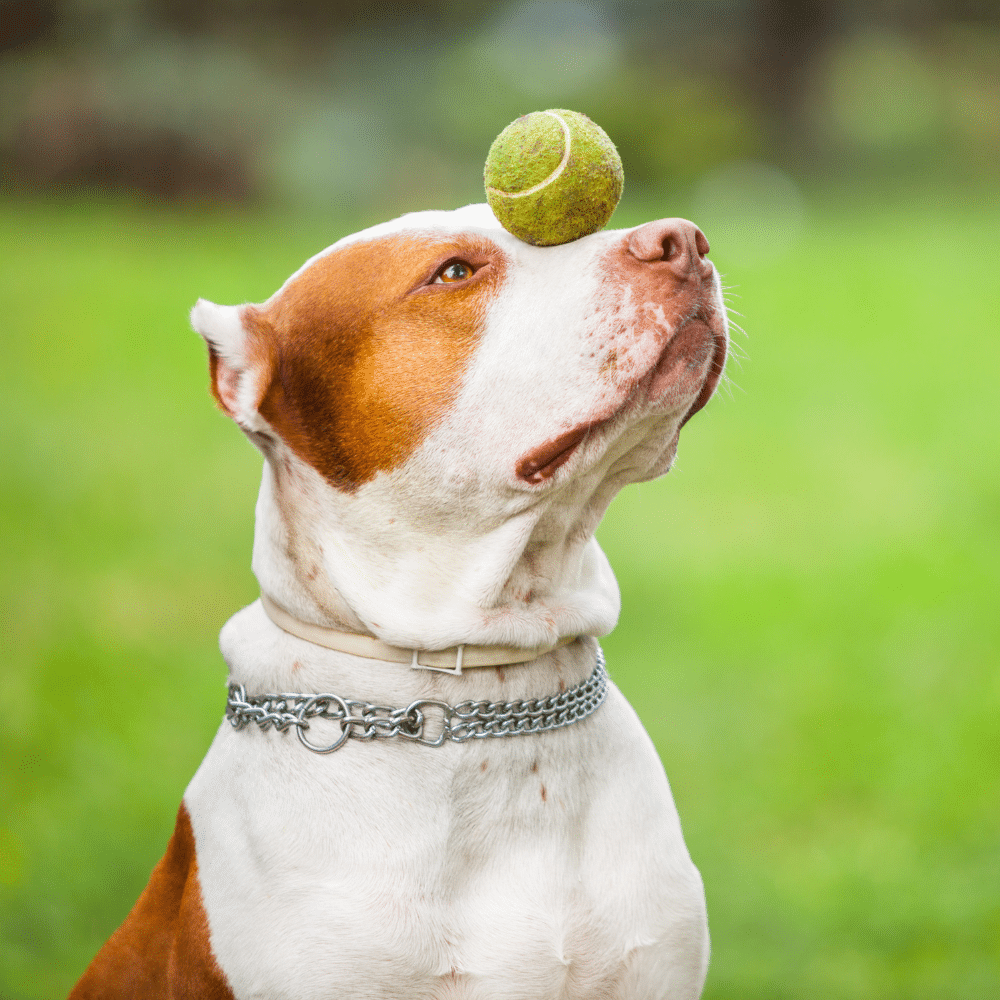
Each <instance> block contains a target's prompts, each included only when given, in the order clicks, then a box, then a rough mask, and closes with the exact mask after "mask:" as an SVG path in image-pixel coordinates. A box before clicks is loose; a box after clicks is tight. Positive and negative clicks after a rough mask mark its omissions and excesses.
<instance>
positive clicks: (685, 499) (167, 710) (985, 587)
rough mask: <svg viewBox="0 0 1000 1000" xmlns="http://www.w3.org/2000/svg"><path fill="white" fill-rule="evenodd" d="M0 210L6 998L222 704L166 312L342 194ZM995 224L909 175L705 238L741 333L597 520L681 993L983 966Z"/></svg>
mask: <svg viewBox="0 0 1000 1000" xmlns="http://www.w3.org/2000/svg"><path fill="white" fill-rule="evenodd" d="M993 204H994V205H995V200H994V202H993ZM642 209H643V206H634V208H633V210H632V213H631V215H630V214H629V212H628V211H624V212H623V213H622V214H623V215H624V218H621V219H620V224H622V225H628V224H632V223H635V222H638V221H642V220H643V219H645V218H651V217H655V215H656V214H662V212H661V211H660V210H659V209H648V210H645V211H644V210H642ZM616 222H619V220H617V219H616ZM0 226H2V228H3V230H4V231H5V235H6V239H5V243H6V244H7V245H8V246H10V247H13V248H15V251H16V252H15V253H13V254H10V255H9V256H8V259H7V262H6V263H5V266H4V269H3V274H2V276H0V282H2V285H0V304H2V315H3V323H2V326H0V337H2V338H3V356H4V365H3V366H2V369H0V407H2V412H3V427H4V434H3V435H2V436H0V462H2V468H3V489H2V495H0V524H2V533H3V539H4V543H3V551H4V560H3V563H4V565H3V574H2V577H0V580H2V582H0V587H2V591H0V599H2V606H3V609H4V616H5V618H7V621H6V622H5V625H4V636H5V639H8V640H9V643H8V642H5V646H7V647H8V648H7V652H6V653H5V656H4V658H3V666H2V668H0V670H2V674H0V677H2V681H0V685H2V686H0V698H2V704H4V705H5V706H6V710H5V719H4V726H3V730H2V735H0V755H2V756H0V759H2V770H0V793H2V801H3V802H4V810H3V813H2V814H0V996H3V997H7V998H11V1000H14V998H17V1000H22V998H23V1000H29V998H32V1000H33V998H42V997H51V996H57V995H60V994H64V993H65V992H66V991H67V990H68V989H69V987H70V985H71V984H72V982H73V981H74V980H75V978H76V977H77V976H78V975H79V973H80V972H81V971H82V969H83V968H84V966H85V965H86V963H87V962H88V961H89V959H90V957H91V956H92V955H93V953H94V952H95V951H96V949H97V948H98V947H99V945H100V944H101V942H102V941H103V940H104V938H105V937H106V936H107V935H108V933H110V931H111V930H112V929H113V928H114V927H115V926H116V925H117V924H118V922H120V920H121V919H122V917H123V916H124V914H125V913H126V912H127V910H128V909H129V907H130V906H131V904H132V902H133V901H134V899H135V897H136V896H137V895H138V893H139V892H140V890H141V889H142V886H143V885H144V884H145V881H146V878H147V877H148V874H149V871H150V869H151V867H152V865H153V864H154V863H155V861H156V860H157V859H158V857H159V856H160V854H161V853H162V850H163V847H164V845H165V843H166V840H167V838H168V837H169V834H170V830H171V828H172V825H173V817H174V812H175V810H176V807H177V803H178V801H179V799H180V797H181V795H182V793H183V790H184V787H185V785H186V783H187V781H188V780H189V778H190V777H191V775H192V774H193V772H194V770H195V768H196V767H197V765H198V762H199V761H200V759H201V757H202V755H203V754H204V752H205V749H206V748H207V746H208V744H209V742H210V741H211V738H212V735H213V733H214V731H215V728H216V726H217V725H218V722H219V717H220V714H221V703H222V697H223V683H224V667H223V664H222V662H221V659H220V657H219V656H218V653H217V649H216V644H215V642H216V633H217V631H218V629H219V627H220V626H221V624H222V622H223V621H224V620H225V618H226V617H227V616H228V615H229V614H231V613H232V612H233V611H234V610H235V609H237V608H238V607H240V606H242V605H243V604H245V603H248V602H249V601H251V600H253V598H254V597H255V595H256V588H255V584H254V581H253V578H252V576H251V574H250V572H249V559H250V543H251V537H252V512H253V501H254V497H255V493H256V484H257V479H258V476H259V459H258V457H257V455H256V452H254V451H253V449H252V448H251V447H250V446H249V445H248V444H247V443H246V442H244V441H243V440H242V439H241V437H240V435H239V434H238V433H237V432H236V431H235V430H234V429H233V428H232V427H231V426H230V425H229V424H228V422H227V421H226V420H225V419H223V418H222V417H221V416H220V415H219V414H218V413H216V412H215V411H214V409H213V406H212V405H211V402H210V399H209V397H208V394H207V389H206V381H207V379H206V370H205V369H206V366H205V360H204V357H203V354H202V347H201V345H200V343H199V342H198V339H197V338H196V337H195V336H194V335H193V334H192V333H190V332H189V331H188V330H187V328H186V323H185V314H186V311H187V309H188V308H189V307H190V305H191V303H192V302H193V301H194V300H195V298H196V297H197V296H198V295H205V296H207V297H209V298H213V299H215V300H216V301H221V302H238V301H243V300H255V299H260V298H263V297H264V296H266V295H267V294H269V293H270V292H271V291H272V290H273V289H274V288H275V287H277V285H278V284H279V283H280V281H281V280H283V278H284V277H285V276H286V275H287V274H288V273H290V272H291V271H292V270H293V269H294V268H295V267H297V266H298V264H300V263H301V261H302V260H304V259H305V257H306V256H307V255H309V254H311V253H312V252H314V251H315V250H316V249H318V248H319V247H321V246H323V245H325V244H326V243H328V242H330V241H331V240H332V239H333V238H335V237H336V236H338V235H340V234H341V233H343V232H347V231H350V230H351V229H354V228H356V223H348V222H347V221H342V222H340V223H337V222H336V221H330V220H309V221H303V220H292V219H285V218H263V217H254V216H245V215H239V214H226V213H221V212H220V213H206V212H202V213H196V212H193V211H188V212H166V211H160V210H153V209H149V208H143V207H141V206H129V205H126V204H98V203H93V202H86V203H81V202H62V203H44V202H22V203H7V204H2V205H0ZM997 231H1000V211H998V210H997V209H996V208H995V207H994V208H992V209H984V208H983V207H982V205H981V204H978V203H977V202H976V199H974V198H973V197H972V196H971V195H970V196H968V197H962V196H956V195H947V196H946V195H943V194H941V193H940V192H929V193H928V192H925V193H923V194H922V195H921V196H920V197H914V198H912V199H910V200H909V201H908V202H907V203H905V204H904V203H902V201H900V203H898V204H895V205H893V204H886V203H884V202H883V203H882V204H878V203H877V202H876V201H875V200H874V199H867V200H865V201H864V202H859V203H854V202H852V201H851V200H849V199H847V198H846V197H843V196H841V197H839V198H836V197H828V198H825V199H823V198H816V199H814V201H813V204H812V205H811V213H810V216H809V222H808V225H807V228H806V231H805V233H804V235H803V236H802V237H801V239H800V240H799V242H798V243H797V244H796V245H795V246H794V248H793V250H791V251H790V252H788V253H787V254H785V255H784V256H782V257H780V258H778V259H771V260H770V261H769V262H761V263H758V264H756V265H751V264H744V265H742V266H741V265H740V264H739V262H738V261H737V260H732V261H730V260H727V258H726V247H725V245H723V244H719V245H718V246H717V248H716V249H717V253H716V255H715V256H716V259H717V261H718V262H719V263H720V266H721V267H722V269H723V270H724V271H725V272H726V274H727V279H728V281H729V282H730V283H731V284H735V285H736V286H737V288H736V292H737V293H738V295H739V298H738V299H736V300H734V302H735V304H736V306H737V308H738V309H739V310H740V312H741V313H742V314H743V315H744V317H745V318H744V320H743V322H744V324H745V325H746V327H747V329H748V331H749V336H748V337H747V338H741V339H738V341H737V343H738V346H739V347H740V349H741V351H742V353H744V354H745V355H746V356H747V358H746V360H744V361H743V362H742V363H741V364H739V365H732V366H731V368H730V374H731V377H732V378H733V381H734V383H735V384H734V385H733V386H732V387H731V388H730V390H729V391H728V392H727V391H724V392H723V393H722V394H721V395H720V396H719V397H718V398H717V399H716V400H715V401H714V402H713V403H712V404H711V406H710V407H709V408H708V410H707V411H706V412H705V413H703V414H701V415H700V416H698V417H697V418H696V419H695V420H694V421H693V422H692V423H691V424H690V425H689V426H688V427H687V428H686V429H685V431H684V435H683V439H682V442H681V451H680V458H679V462H678V466H677V468H676V469H675V471H674V472H673V473H671V475H670V476H668V477H667V478H666V479H665V480H663V481H661V482H658V483H655V484H646V485H643V486H638V487H632V488H630V489H629V490H628V491H626V492H625V493H624V494H623V495H622V496H621V497H620V498H619V499H618V500H617V501H616V502H615V504H614V505H613V507H612V509H611V511H610V513H609V515H608V517H607V519H606V521H605V523H604V525H603V526H602V528H601V532H600V537H601V541H602V544H603V545H604V546H605V548H606V550H607V552H608V554H609V556H610V558H611V561H612V564H613V565H614V566H615V568H616V570H617V572H618V575H619V580H620V582H621V585H622V592H623V601H624V612H623V615H622V621H621V624H620V626H619V628H618V629H617V630H616V632H615V633H614V634H613V635H612V636H610V637H609V638H608V639H607V640H606V642H605V648H606V651H607V653H608V660H609V664H610V666H611V669H612V672H613V675H614V677H615V679H616V681H617V682H618V683H619V684H620V685H621V687H622V688H623V689H624V690H625V692H626V694H627V695H628V696H629V697H630V698H631V700H632V701H633V703H634V704H635V705H636V707H637V709H638V711H639V713H640V715H641V716H642V718H643V720H644V721H645V723H646V725H647V727H648V728H649V730H650V732H651V733H652V735H653V738H654V739H655V741H656V743H657V746H658V748H659V750H660V753H661V756H662V757H663V760H664V763H665V765H666V767H667V771H668V773H669V775H670V777H671V780H672V783H673V788H674V793H675V797H676V799H677V803H678V807H679V809H680V813H681V817H682V819H683V820H684V823H685V831H686V836H687V840H688V844H689V847H690V849H691V852H692V854H693V856H694V858H695V860H696V862H697V863H698V865H699V867H700V868H701V870H702V873H703V875H704V878H705V883H706V887H707V892H708V899H709V908H710V915H711V923H712V933H713V944H714V957H713V962H712V967H711V972H710V976H709V983H708V987H707V990H706V997H708V998H710V1000H719V998H740V1000H747V998H754V997H767V998H785V997H787V998H802V997H810V998H826V997H829V998H845V1000H846V998H861V997H866V998H867V997H872V996H878V997H881V998H887V1000H888V998H897V997H898V998H907V1000H922V998H927V1000H931V998H933V1000H945V998H951V997H955V998H958V997H963V998H965V997H969V996H983V995H988V994H989V993H991V992H992V989H991V988H995V985H996V982H997V977H998V975H1000V904H998V900H1000V846H998V845H1000V838H998V833H997V831H998V830H1000V781H998V775H1000V739H998V735H997V734H998V732H1000V727H998V723H997V719H998V710H1000V671H998V670H997V666H998V656H997V652H996V651H997V649H998V646H1000V626H998V616H997V613H996V608H997V595H998V594H1000V568H998V567H1000V529H998V525H1000V472H998V466H997V460H996V456H997V447H998V443H1000V416H998V412H997V405H996V404H997V391H996V388H995V384H994V383H995V377H996V376H995V373H996V371H997V369H998V360H1000V357H998V355H1000V337H998V336H997V334H998V332H1000V331H998V320H997V317H998V316H1000V283H998V282H997V279H996V274H995V260H994V243H995V234H996V232H997ZM709 235H710V236H711V235H712V234H711V233H710V234H709Z"/></svg>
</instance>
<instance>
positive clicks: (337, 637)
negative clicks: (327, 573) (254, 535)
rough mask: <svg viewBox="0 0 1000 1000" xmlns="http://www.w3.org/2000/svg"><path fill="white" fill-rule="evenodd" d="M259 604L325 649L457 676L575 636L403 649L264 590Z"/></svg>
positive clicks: (538, 652) (532, 655)
mask: <svg viewBox="0 0 1000 1000" xmlns="http://www.w3.org/2000/svg"><path fill="white" fill-rule="evenodd" d="M260 604H261V607H262V608H263V609H264V611H265V612H266V613H267V617H268V618H270V619H271V621H272V622H274V624H275V625H277V626H278V628H280V629H283V630H284V631H285V632H288V633H289V634H290V635H294V636H298V638H300V639H305V640H306V641H307V642H314V643H316V645H317V646H324V647H325V648H326V649H336V650H338V651H339V652H341V653H350V654H351V655H353V656H364V657H367V658H368V659H370V660H388V661H389V662H390V663H408V664H409V665H410V666H411V667H413V668H414V669H415V670H439V671H441V672H442V673H445V674H456V675H460V674H461V673H462V671H463V670H464V669H465V668H467V667H503V666H510V665H512V664H515V663H527V662H528V661H529V660H535V659H537V658H538V657H539V656H544V655H545V654H546V653H551V652H552V650H554V649H558V648H559V647H560V646H566V645H568V644H569V643H571V642H574V641H575V640H576V639H577V638H578V636H575V635H567V636H563V638H562V639H560V640H559V641H558V642H554V643H551V644H549V645H547V646H534V647H532V648H531V649H523V648H521V647H518V646H471V645H462V646H452V647H451V648H449V649H433V650H428V649H405V648H404V647H402V646H390V645H389V644H388V643H385V642H382V641H381V640H380V639H375V638H373V637H372V636H369V635H358V634H357V633H356V632H339V631H338V630H337V629H333V628H327V627H326V626H325V625H314V624H312V622H304V621H302V620H300V619H299V618H296V617H295V616H294V615H292V614H290V613H289V612H288V611H286V610H285V609H284V608H283V607H281V605H280V604H276V603H275V602H274V601H273V600H272V599H271V598H270V597H268V596H267V594H265V593H263V592H262V593H261V595H260Z"/></svg>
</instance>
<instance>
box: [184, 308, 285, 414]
mask: <svg viewBox="0 0 1000 1000" xmlns="http://www.w3.org/2000/svg"><path fill="white" fill-rule="evenodd" d="M264 322H265V321H264V319H263V317H262V316H261V315H260V313H259V311H258V310H257V309H255V308H254V307H253V306H219V305H216V304H215V303H214V302H209V301H208V300H207V299H198V301H197V302H196V303H195V306H194V308H193V309H192V310H191V326H193V327H194V329H195V330H196V331H197V332H198V333H200V334H201V335H202V337H204V339H205V343H206V344H207V345H208V368H209V373H210V375H211V378H212V395H213V396H215V400H216V402H217V403H218V404H219V407H220V408H221V409H222V410H223V411H224V412H225V413H227V414H229V416H231V417H232V418H233V419H234V420H235V421H236V422H237V423H238V424H239V425H240V426H241V427H244V428H245V429H248V430H250V429H253V428H254V424H255V423H256V421H255V419H254V418H255V416H256V413H257V407H258V406H259V405H260V401H261V399H262V398H263V395H264V392H265V390H266V387H267V382H268V378H269V375H270V373H269V365H268V362H267V349H266V343H265V341H266V337H264V336H263V334H264V331H263V330H262V328H261V327H262V325H263V324H264Z"/></svg>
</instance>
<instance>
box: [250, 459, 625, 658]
mask: <svg viewBox="0 0 1000 1000" xmlns="http://www.w3.org/2000/svg"><path fill="white" fill-rule="evenodd" d="M407 485H411V486H412V485H413V484H407ZM577 485H578V488H576V489H574V490H571V491H568V492H566V493H565V494H564V495H563V496H561V497H560V498H559V500H558V502H550V503H547V504H537V505H533V506H530V507H527V508H526V509H523V510H521V511H519V512H517V513H515V515H514V516H511V517H507V518H503V517H497V518H494V519H493V522H491V523H485V524H484V523H482V522H480V523H479V524H478V525H477V524H476V523H475V522H474V520H473V519H472V518H470V517H467V516H466V517H464V523H462V521H463V511H462V510H461V508H460V507H456V508H455V509H454V510H451V509H448V508H446V507H445V506H441V505H439V506H435V504H434V503H433V500H435V499H439V498H429V499H430V500H431V501H432V502H430V503H428V504H419V503H415V502H414V497H413V496H412V495H407V496H406V498H405V503H399V502H398V493H399V489H400V485H399V484H398V483H393V482H391V480H390V477H385V480H383V481H376V482H374V483H371V484H369V485H367V486H365V487H363V490H364V493H363V494H362V493H361V491H356V492H354V493H344V492H342V491H338V490H336V489H334V488H332V487H331V486H330V485H329V484H328V483H326V482H325V481H324V480H323V479H322V478H321V477H320V476H319V475H318V474H317V473H316V472H315V470H313V469H311V467H309V466H308V465H306V464H305V463H302V462H301V461H298V460H296V459H295V458H294V456H290V455H286V456H283V460H282V461H276V460H275V458H274V456H271V457H270V458H269V460H268V461H267V462H265V465H264V475H263V480H262V483H261V490H260V495H259V498H258V502H257V522H256V532H255V538H254V554H253V569H254V573H255V574H256V576H257V579H258V582H259V583H260V586H261V590H262V591H263V592H264V593H266V594H268V595H269V596H270V597H271V598H272V599H273V600H274V601H276V602H277V603H278V604H280V605H281V606H283V607H284V608H286V609H287V610H288V611H289V612H290V613H291V614H293V615H294V616H296V617H297V618H299V619H301V620H302V621H305V622H312V623H315V624H318V625H323V626H327V627H330V628H335V629H339V630H342V631H346V632H357V633H360V634H362V635H372V636H375V637H377V638H378V639H381V640H382V641H384V642H387V643H390V644H392V645H396V646H403V647H406V648H418V649H429V650H433V649H443V648H447V647H450V646H456V645H459V644H461V643H469V644H476V645H503V646H524V647H531V646H541V645H545V644H551V643H554V642H556V641H557V640H559V639H560V638H563V637H564V636H567V635H593V636H600V635H605V634H607V633H608V632H610V631H611V629H612V628H613V627H614V625H615V623H616V621H617V617H618V612H619V608H620V597H619V592H618V586H617V583H616V581H615V578H614V575H613V573H612V571H611V568H610V566H609V565H608V562H607V560H606V558H605V556H604V554H603V552H602V551H601V549H600V547H599V546H598V544H597V541H596V540H595V538H594V537H593V532H594V529H595V528H596V526H597V523H598V521H599V520H600V517H601V515H602V514H603V512H604V509H605V507H606V506H607V503H608V502H609V501H610V498H611V496H613V494H614V492H617V488H615V489H611V490H609V489H608V488H607V487H606V484H604V483H602V482H601V477H600V476H599V474H596V473H595V476H594V477H593V481H592V482H585V483H580V484H577ZM417 491H418V492H419V485H418V487H417ZM408 492H409V491H408ZM404 510H405V511H406V512H407V515H408V516H405V517H404V516H403V514H402V513H401V512H402V511H404ZM411 512H413V513H411Z"/></svg>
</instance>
